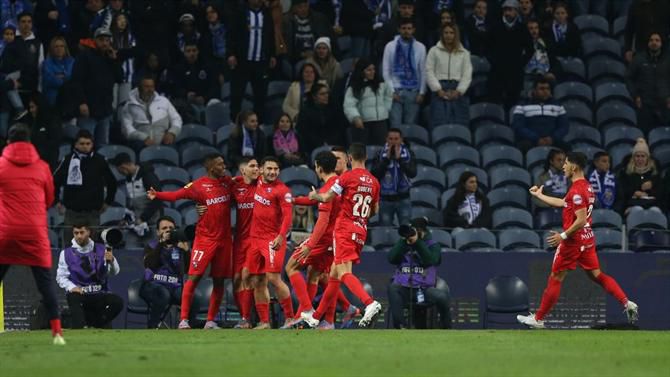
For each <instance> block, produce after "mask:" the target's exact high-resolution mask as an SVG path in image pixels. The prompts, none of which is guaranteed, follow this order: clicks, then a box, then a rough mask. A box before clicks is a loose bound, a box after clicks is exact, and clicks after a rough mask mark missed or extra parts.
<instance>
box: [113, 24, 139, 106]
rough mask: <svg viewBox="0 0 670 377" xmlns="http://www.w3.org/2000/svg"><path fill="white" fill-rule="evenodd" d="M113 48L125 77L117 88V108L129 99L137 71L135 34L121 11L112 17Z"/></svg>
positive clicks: (115, 102)
mask: <svg viewBox="0 0 670 377" xmlns="http://www.w3.org/2000/svg"><path fill="white" fill-rule="evenodd" d="M111 32H112V48H113V49H114V50H116V52H117V55H118V57H119V61H120V62H121V67H122V68H123V79H122V81H121V83H118V84H117V86H118V88H117V90H116V101H114V104H115V106H114V107H115V108H116V107H117V105H118V104H123V103H125V102H126V101H127V100H128V95H129V93H130V83H131V81H132V78H133V74H134V71H135V55H136V54H137V52H138V51H137V47H136V41H135V35H134V34H133V33H132V31H131V30H130V23H129V22H128V16H126V15H125V14H123V13H119V14H117V15H115V16H114V18H112V28H111Z"/></svg>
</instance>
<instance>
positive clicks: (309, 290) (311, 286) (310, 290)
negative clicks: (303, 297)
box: [307, 283, 325, 302]
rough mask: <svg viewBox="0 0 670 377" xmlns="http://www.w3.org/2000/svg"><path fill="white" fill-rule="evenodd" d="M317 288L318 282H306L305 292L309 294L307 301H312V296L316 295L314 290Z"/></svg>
mask: <svg viewBox="0 0 670 377" xmlns="http://www.w3.org/2000/svg"><path fill="white" fill-rule="evenodd" d="M318 289H319V285H318V284H311V283H310V284H307V294H308V295H309V302H314V297H316V291H317V290H318ZM324 289H325V287H324Z"/></svg>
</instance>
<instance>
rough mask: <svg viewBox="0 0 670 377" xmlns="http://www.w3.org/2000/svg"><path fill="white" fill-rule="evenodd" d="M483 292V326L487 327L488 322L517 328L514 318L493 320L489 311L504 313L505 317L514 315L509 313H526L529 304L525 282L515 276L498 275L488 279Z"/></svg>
mask: <svg viewBox="0 0 670 377" xmlns="http://www.w3.org/2000/svg"><path fill="white" fill-rule="evenodd" d="M485 292H486V296H485V305H484V306H485V310H484V315H483V320H482V325H483V327H484V328H488V326H489V323H495V324H498V325H507V326H512V327H514V328H519V325H518V324H517V322H516V319H514V320H509V319H508V320H505V321H503V320H497V319H496V320H493V319H492V318H491V317H490V315H489V313H496V314H499V313H500V314H505V316H504V317H505V318H509V317H514V316H510V315H509V314H511V313H523V314H527V313H528V311H529V310H530V305H529V296H528V286H527V285H526V283H524V282H523V280H521V279H519V278H518V277H516V276H507V275H499V276H495V277H494V278H492V279H491V280H489V282H488V284H487V285H486V288H485Z"/></svg>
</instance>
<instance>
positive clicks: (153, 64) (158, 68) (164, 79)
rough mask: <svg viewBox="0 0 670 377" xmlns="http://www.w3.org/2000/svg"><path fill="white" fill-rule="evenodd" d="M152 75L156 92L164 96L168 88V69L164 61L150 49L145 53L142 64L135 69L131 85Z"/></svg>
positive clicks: (137, 83) (138, 83) (135, 84)
mask: <svg viewBox="0 0 670 377" xmlns="http://www.w3.org/2000/svg"><path fill="white" fill-rule="evenodd" d="M145 77H152V78H153V79H154V83H155V85H156V92H157V93H160V94H161V95H162V96H166V95H167V94H166V93H167V92H168V90H169V83H168V70H167V68H166V67H165V62H163V61H161V60H160V57H159V55H158V53H156V52H154V51H151V52H148V53H147V54H146V57H145V58H144V62H143V64H142V65H141V66H140V67H139V68H138V69H137V70H136V71H135V75H134V77H133V85H132V86H133V87H137V86H138V85H140V80H142V79H143V78H145Z"/></svg>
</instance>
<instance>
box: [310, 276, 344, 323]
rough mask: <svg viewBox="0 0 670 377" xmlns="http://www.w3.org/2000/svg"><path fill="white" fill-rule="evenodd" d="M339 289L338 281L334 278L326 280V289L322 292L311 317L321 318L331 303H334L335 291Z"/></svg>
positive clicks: (335, 298)
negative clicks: (317, 305)
mask: <svg viewBox="0 0 670 377" xmlns="http://www.w3.org/2000/svg"><path fill="white" fill-rule="evenodd" d="M339 291H340V281H339V280H337V279H336V278H330V279H329V280H328V286H327V287H326V291H325V292H323V297H321V302H320V303H319V307H318V308H317V309H316V311H315V312H314V314H313V315H312V317H314V318H316V319H321V317H323V316H324V315H325V314H326V313H327V312H328V308H329V307H330V306H331V305H333V306H334V305H335V304H336V300H337V292H339Z"/></svg>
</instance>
